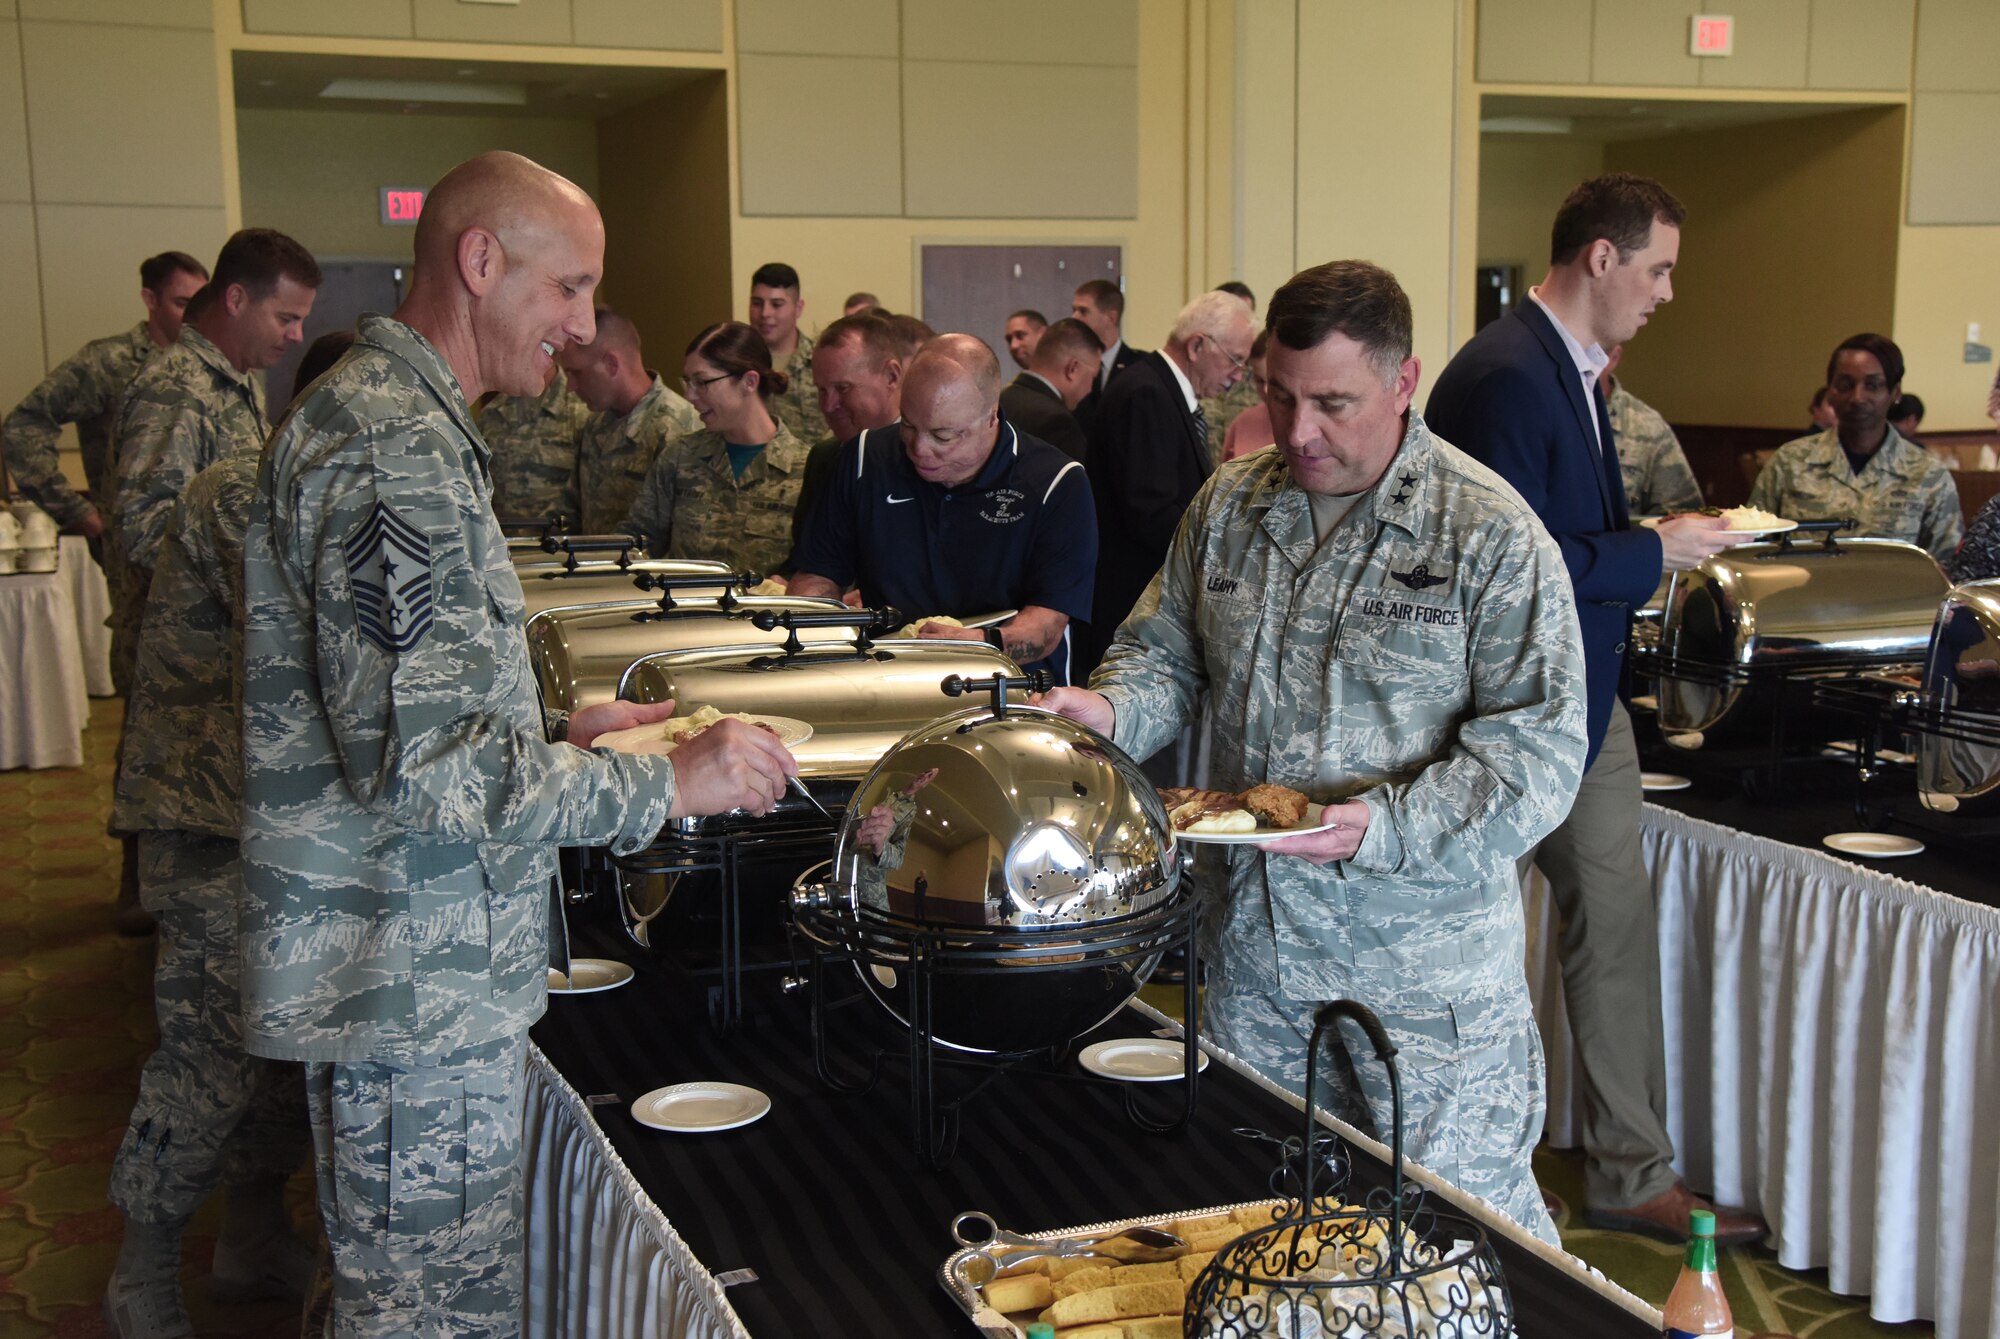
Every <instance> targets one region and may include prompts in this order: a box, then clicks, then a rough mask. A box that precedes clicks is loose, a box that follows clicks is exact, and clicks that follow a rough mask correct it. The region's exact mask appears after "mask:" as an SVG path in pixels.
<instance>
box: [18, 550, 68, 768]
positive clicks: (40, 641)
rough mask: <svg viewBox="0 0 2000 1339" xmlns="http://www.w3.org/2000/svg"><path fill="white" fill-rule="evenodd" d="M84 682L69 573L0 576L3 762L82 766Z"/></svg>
mask: <svg viewBox="0 0 2000 1339" xmlns="http://www.w3.org/2000/svg"><path fill="white" fill-rule="evenodd" d="M85 687H86V684H85V678H84V672H83V650H82V647H81V646H80V644H79V642H78V640H77V635H76V602H75V601H74V600H72V599H71V598H70V593H69V578H68V577H66V576H65V575H63V574H62V573H60V572H41V573H36V574H34V575H29V576H0V768H9V767H81V766H82V765H83V727H84V726H85V725H87V724H88V723H89V721H90V701H89V697H88V694H87V693H86V691H85Z"/></svg>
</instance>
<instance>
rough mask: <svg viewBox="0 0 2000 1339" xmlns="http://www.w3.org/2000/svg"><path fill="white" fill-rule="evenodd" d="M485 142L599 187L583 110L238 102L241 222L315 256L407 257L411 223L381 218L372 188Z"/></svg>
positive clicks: (442, 165) (479, 148)
mask: <svg viewBox="0 0 2000 1339" xmlns="http://www.w3.org/2000/svg"><path fill="white" fill-rule="evenodd" d="M489 149H512V150H514V151H515V152H516V153H523V154H526V155H527V156H528V157H530V158H532V159H534V160H535V161H536V162H538V163H541V164H543V165H544V166H546V167H548V168H550V169H552V170H554V171H557V172H560V173H562V174H563V175H564V176H566V177H568V178H569V179H570V180H572V181H574V182H575V183H576V184H577V185H579V186H581V187H583V188H584V189H585V190H586V191H589V192H590V193H591V194H592V195H595V194H596V193H597V185H598V172H597V129H596V125H595V123H594V122H591V121H588V120H583V119H581V118H577V119H565V118H557V117H534V116H432V115H416V114H412V115H407V116H406V115H402V114H399V113H396V112H360V111H319V110H313V111H293V110H276V109H270V108H251V107H241V108H238V109H237V112H236V152H237V164H238V171H239V172H240V174H241V177H242V182H243V221H244V223H245V224H246V225H250V226H255V227H266V228H276V229H278V230H279V231H281V232H287V233H290V234H291V235H292V236H294V237H296V238H298V239H299V241H301V242H303V243H304V244H305V245H306V247H307V248H308V249H309V250H311V251H312V252H313V253H314V254H315V255H320V256H338V257H343V258H347V259H370V260H407V259H408V258H409V255H410V239H411V237H412V235H413V234H414V232H415V229H413V228H408V227H392V226H386V225H384V224H383V223H382V222H381V213H380V207H379V204H378V201H377V195H376V192H377V190H378V189H379V188H380V187H383V186H421V187H428V186H429V185H431V183H433V182H435V181H436V180H437V179H438V178H439V177H441V176H443V175H444V174H445V173H446V172H447V171H449V170H450V169H451V168H452V167H453V166H454V165H455V164H457V163H460V162H463V161H464V160H465V159H467V158H470V157H472V156H473V155H474V154H477V153H484V152H486V151H487V150H489Z"/></svg>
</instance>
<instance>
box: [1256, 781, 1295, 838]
mask: <svg viewBox="0 0 2000 1339" xmlns="http://www.w3.org/2000/svg"><path fill="white" fill-rule="evenodd" d="M1307 803H1308V801H1307V799H1306V797H1305V796H1303V795H1301V794H1299V792H1297V791H1295V790H1293V789H1292V788H1291V787H1290V786H1273V785H1270V784H1268V783H1267V784H1265V785H1261V786H1252V787H1250V789H1248V790H1246V791H1244V792H1243V807H1244V808H1246V809H1248V810H1249V811H1250V812H1251V813H1253V814H1255V815H1257V821H1258V822H1259V823H1261V824H1263V825H1264V826H1265V827H1267V828H1291V827H1297V826H1298V823H1299V820H1300V819H1302V818H1304V817H1305V816H1306V805H1307Z"/></svg>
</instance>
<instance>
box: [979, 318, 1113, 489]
mask: <svg viewBox="0 0 2000 1339" xmlns="http://www.w3.org/2000/svg"><path fill="white" fill-rule="evenodd" d="M1103 360H1104V345H1103V344H1101V343H1099V342H1098V339H1097V336H1096V335H1095V334H1093V333H1092V332H1091V329H1090V327H1089V326H1087V325H1085V324H1084V323H1083V322H1081V321H1079V320H1077V319H1076V318H1075V317H1073V316H1065V317H1064V318H1063V319H1062V320H1060V321H1057V322H1056V323H1055V324H1054V325H1052V326H1049V327H1048V328H1047V329H1045V330H1043V331H1042V333H1041V337H1040V338H1039V339H1038V340H1037V341H1036V344H1035V350H1034V352H1033V353H1032V354H1030V355H1029V357H1028V370H1027V371H1025V372H1023V373H1021V375H1019V376H1017V377H1015V378H1014V380H1013V381H1011V382H1009V383H1008V385H1007V389H1006V390H1003V391H1001V392H1000V412H1001V413H1003V414H1005V415H1006V416H1007V421H1008V422H1009V423H1012V424H1013V425H1014V426H1015V427H1017V428H1019V429H1020V430H1021V431H1022V432H1025V433H1027V434H1028V435H1029V436H1030V437H1039V438H1041V439H1042V440H1043V441H1045V442H1047V443H1048V444H1049V445H1050V446H1053V447H1055V448H1057V449H1058V450H1060V451H1061V452H1062V453H1063V454H1064V455H1066V456H1068V457H1069V458H1070V459H1071V460H1082V459H1083V456H1084V442H1085V439H1084V435H1083V425H1081V424H1080V423H1078V422H1077V421H1076V412H1075V411H1076V407H1077V406H1078V405H1079V404H1081V403H1082V402H1083V397H1084V396H1086V395H1088V394H1090V392H1091V389H1092V388H1093V387H1095V386H1096V385H1097V371H1098V364H1099V363H1101V362H1103Z"/></svg>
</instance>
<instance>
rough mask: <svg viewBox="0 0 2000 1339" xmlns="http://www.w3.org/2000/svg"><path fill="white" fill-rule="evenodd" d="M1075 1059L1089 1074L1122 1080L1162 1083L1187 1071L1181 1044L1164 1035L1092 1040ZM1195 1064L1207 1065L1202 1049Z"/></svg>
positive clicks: (1206, 1054) (1205, 1066)
mask: <svg viewBox="0 0 2000 1339" xmlns="http://www.w3.org/2000/svg"><path fill="white" fill-rule="evenodd" d="M1076 1059H1077V1063H1078V1064H1080V1065H1082V1066H1083V1067H1084V1068H1085V1069H1087V1070H1089V1071H1090V1072H1091V1073H1093V1074H1097V1075H1101V1076H1103V1077H1104V1078H1107V1079H1122V1080H1124V1081H1125V1082H1126V1083H1166V1082H1168V1081H1169V1080H1172V1079H1178V1078H1180V1077H1182V1076H1183V1075H1185V1074H1186V1072H1187V1052H1186V1050H1185V1048H1183V1047H1182V1045H1181V1043H1179V1042H1177V1041H1173V1040H1170V1039H1168V1038H1166V1037H1120V1038H1118V1039H1116V1040H1115V1041H1098V1042H1092V1043H1091V1044H1090V1045H1088V1046H1086V1047H1084V1048H1083V1051H1082V1053H1081V1054H1079V1055H1078V1056H1077V1058H1076ZM1195 1068H1196V1069H1197V1070H1203V1069H1207V1068H1208V1053H1207V1052H1206V1051H1204V1052H1202V1055H1201V1058H1200V1060H1198V1061H1196V1062H1195Z"/></svg>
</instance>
